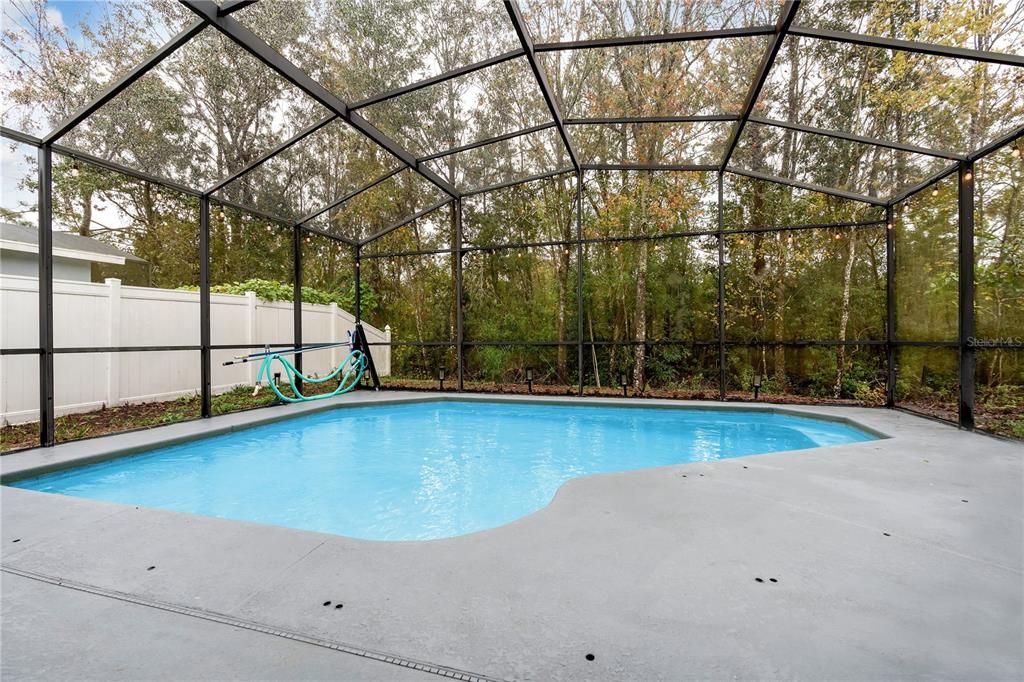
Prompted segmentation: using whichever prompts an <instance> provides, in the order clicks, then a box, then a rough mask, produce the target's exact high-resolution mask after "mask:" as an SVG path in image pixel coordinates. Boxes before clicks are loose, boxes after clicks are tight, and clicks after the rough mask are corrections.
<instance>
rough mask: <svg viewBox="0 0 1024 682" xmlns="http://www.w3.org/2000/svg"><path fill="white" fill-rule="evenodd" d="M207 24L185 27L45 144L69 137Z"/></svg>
mask: <svg viewBox="0 0 1024 682" xmlns="http://www.w3.org/2000/svg"><path fill="white" fill-rule="evenodd" d="M206 24H207V21H206V20H205V19H200V20H199V21H196V22H195V23H193V24H190V25H189V26H187V27H185V29H184V30H182V31H181V33H179V34H178V35H176V36H174V37H173V38H171V39H170V40H169V41H168V42H167V44H166V45H164V46H163V47H161V48H160V49H159V50H157V51H156V52H155V53H153V54H152V55H151V56H150V57H149V59H147V60H146V61H144V62H142V63H141V64H139V65H138V66H136V67H135V68H134V69H132V70H131V71H129V72H128V73H126V74H125V75H124V76H122V77H121V78H119V79H118V80H117V81H116V82H114V83H113V84H112V85H110V86H109V87H108V88H107V89H106V90H104V91H103V92H101V93H100V94H99V95H97V96H96V97H95V98H93V100H92V101H91V102H89V103H88V104H85V105H84V106H83V107H81V108H80V109H79V110H78V111H76V112H75V113H73V114H71V116H69V117H68V118H66V119H65V120H64V121H62V122H61V123H60V124H58V125H57V127H56V128H54V129H53V131H52V132H51V133H50V134H49V135H46V136H45V137H43V144H52V143H53V142H54V141H56V140H58V139H60V138H61V137H63V136H64V135H67V134H68V133H69V132H71V130H72V129H73V128H74V127H75V126H77V125H78V124H79V123H81V122H82V121H84V120H85V119H87V118H88V117H89V116H91V115H92V114H93V113H94V112H95V111H96V110H97V109H99V108H100V107H102V106H103V105H104V104H106V103H107V102H109V101H110V100H112V99H114V98H115V97H117V96H118V95H120V94H121V93H122V92H124V91H125V90H126V89H128V88H129V87H130V86H131V85H132V84H133V83H135V81H137V80H139V79H140V78H142V77H143V76H145V75H146V74H147V73H149V71H150V70H151V69H153V68H155V67H156V66H157V65H158V64H159V63H160V62H162V61H163V60H165V59H167V58H168V57H170V56H171V54H173V53H174V51H175V50H177V49H178V48H179V47H181V46H182V45H184V44H185V43H187V42H188V41H190V40H192V38H194V37H195V36H197V35H199V32H200V31H202V30H203V29H204V28H206Z"/></svg>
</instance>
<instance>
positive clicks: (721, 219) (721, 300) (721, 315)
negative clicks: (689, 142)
mask: <svg viewBox="0 0 1024 682" xmlns="http://www.w3.org/2000/svg"><path fill="white" fill-rule="evenodd" d="M724 203H725V173H723V172H721V171H719V173H718V399H719V400H725V212H724V206H723V205H724Z"/></svg>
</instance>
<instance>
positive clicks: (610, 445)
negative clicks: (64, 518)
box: [13, 401, 875, 540]
mask: <svg viewBox="0 0 1024 682" xmlns="http://www.w3.org/2000/svg"><path fill="white" fill-rule="evenodd" d="M874 439H875V436H873V435H871V434H869V433H866V432H864V431H861V430H859V429H856V428H853V427H851V426H848V425H846V424H841V423H836V422H829V421H825V420H818V419H811V418H804V417H794V416H789V415H781V414H773V413H770V412H757V411H742V410H699V409H684V408H680V409H657V408H638V407H627V408H623V407H598V406H563V405H541V404H523V403H499V402H469V401H467V402H424V403H407V404H404V405H381V406H373V407H361V408H353V409H338V410H329V411H325V412H319V413H316V414H311V415H307V416H304V417H297V418H295V419H288V420H284V421H279V422H275V423H272V424H267V425H263V426H257V427H253V428H250V429H246V430H243V431H238V432H234V433H229V434H224V435H221V436H214V437H211V438H205V439H202V440H196V441H191V442H188V443H184V444H181V445H175V446H171V447H164V448H160V449H157V450H153V451H151V452H147V453H143V454H140V455H134V456H131V457H123V458H120V459H116V460H111V461H108V462H103V463H100V464H94V465H89V466H84V467H80V468H77V469H70V470H67V471H62V472H56V473H53V474H47V475H45V476H41V477H38V478H34V479H27V480H23V481H18V482H16V483H14V484H13V485H15V486H17V487H21V488H29V489H32V490H41V491H46V492H52V493H62V494H65V495H75V496H78V497H86V498H91V499H97V500H107V501H112V502H122V503H126V504H133V505H142V506H148V507H159V508H161V509H171V510H175V511H182V512H192V513H195V514H205V515H207V516H219V517H222V518H228V519H239V520H244V521H255V522H259V523H268V524H274V525H279V526H289V527H292V528H304V529H306V530H314V531H322V532H327V533H338V534H341V535H348V536H352V537H358V538H365V539H371V540H427V539H433V538H443V537H449V536H453V535H462V534H464V533H470V532H473V531H478V530H483V529H485V528H493V527H495V526H500V525H502V524H505V523H508V522H509V521H512V520H514V519H517V518H520V517H522V516H525V515H527V514H529V513H531V512H534V511H536V510H538V509H540V508H541V507H544V506H545V505H547V504H548V503H549V502H550V501H551V499H552V497H554V495H555V492H556V491H557V490H558V487H559V486H561V485H562V484H563V483H565V482H566V481H567V480H569V479H571V478H575V477H578V476H586V475H588V474H597V473H605V472H612V471H624V470H628V469H641V468H645V467H655V466H663V465H667V464H679V463H683V462H704V461H713V460H718V459H726V458H730V457H741V456H743V455H752V454H758V453H768V452H778V451H782V450H797V449H801V448H814V447H819V446H826V445H837V444H841V443H853V442H859V441H867V440H874Z"/></svg>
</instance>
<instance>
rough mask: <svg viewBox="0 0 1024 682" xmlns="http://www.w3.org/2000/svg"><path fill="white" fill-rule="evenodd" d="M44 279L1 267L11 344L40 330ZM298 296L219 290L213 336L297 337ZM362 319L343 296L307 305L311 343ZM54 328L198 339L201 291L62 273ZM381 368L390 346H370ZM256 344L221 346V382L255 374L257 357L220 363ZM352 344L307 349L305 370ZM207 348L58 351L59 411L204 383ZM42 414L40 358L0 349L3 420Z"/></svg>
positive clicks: (0, 309)
mask: <svg viewBox="0 0 1024 682" xmlns="http://www.w3.org/2000/svg"><path fill="white" fill-rule="evenodd" d="M38 291H39V283H38V280H37V279H35V278H34V277H17V276H12V275H5V276H0V316H2V318H3V325H2V338H0V342H2V347H3V348H32V347H35V346H38V339H39V322H38V320H39V303H38ZM292 320H293V311H292V304H291V302H290V301H261V300H259V299H257V298H256V295H255V294H253V293H251V292H250V293H247V294H245V295H244V296H234V295H229V294H212V295H211V297H210V336H211V343H212V344H213V345H215V346H216V345H229V344H235V345H250V344H291V343H292ZM354 325H355V319H354V318H353V317H352V315H350V314H349V313H348V312H346V311H344V310H342V309H340V308H339V307H338V306H337V305H336V304H334V303H332V304H330V305H314V304H309V303H304V304H303V305H302V338H303V341H304V342H305V343H306V344H311V343H327V342H332V341H347V340H348V332H349V331H351V330H352V329H353V327H354ZM363 328H364V330H365V331H366V338H367V341H369V342H370V343H371V344H373V343H390V341H391V329H390V328H389V327H385V328H384V330H383V331H381V330H380V329H377V328H375V327H371V326H370V325H368V324H366V323H363ZM53 334H54V345H55V346H56V347H57V348H86V347H111V348H113V347H126V346H198V345H199V293H198V292H192V291H178V290H174V289H151V288H146V287H129V286H122V285H121V281H120V280H118V279H108V280H106V281H105V283H103V284H93V283H90V282H70V281H61V280H57V281H54V283H53ZM370 349H371V352H372V354H373V359H374V362H375V363H376V366H377V372H378V373H379V374H380V375H381V376H386V375H388V374H390V373H391V348H390V346H371V347H370ZM258 350H259V349H253V350H244V349H238V350H215V351H213V352H212V354H211V359H212V365H213V376H212V383H213V391H214V392H215V393H218V392H223V391H226V390H228V389H230V388H232V387H234V386H238V385H239V384H252V383H253V382H254V381H255V379H256V372H257V370H258V369H259V363H258V362H256V363H245V364H240V365H231V366H228V367H224V366H222V363H223V362H224V361H225V360H230V359H231V358H232V357H233V356H235V355H241V354H244V353H249V352H258ZM347 352H348V351H347V349H346V348H344V347H341V348H334V349H330V350H322V351H315V352H312V353H304V354H303V371H304V372H305V373H306V374H316V375H319V376H322V375H324V374H326V373H328V372H330V371H331V370H333V369H334V368H335V367H337V366H338V363H340V362H341V361H342V360H343V359H344V357H345V354H346V353H347ZM199 361H200V357H199V351H146V352H129V353H59V354H56V355H54V359H53V364H54V401H55V412H56V414H68V413H71V412H86V411H90V410H96V409H99V408H101V407H103V406H104V405H106V406H114V405H119V404H124V403H141V402H150V401H160V400H173V399H174V398H178V397H180V396H184V395H191V394H195V393H198V392H199V385H200V378H199ZM38 418H39V358H38V356H37V355H5V356H2V357H0V423H4V424H15V423H19V422H26V421H33V420H37V419H38Z"/></svg>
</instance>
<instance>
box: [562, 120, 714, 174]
mask: <svg viewBox="0 0 1024 682" xmlns="http://www.w3.org/2000/svg"><path fill="white" fill-rule="evenodd" d="M732 129H733V124H732V123H728V122H722V121H700V122H695V123H624V124H617V125H593V124H585V125H573V126H571V127H570V128H569V134H570V136H571V137H572V141H573V144H574V145H575V147H576V150H577V152H578V153H579V155H580V162H581V163H584V164H656V165H669V166H671V165H718V164H719V162H720V161H721V159H722V156H723V155H724V154H725V149H726V144H727V142H728V139H729V135H730V134H731V133H732Z"/></svg>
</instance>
